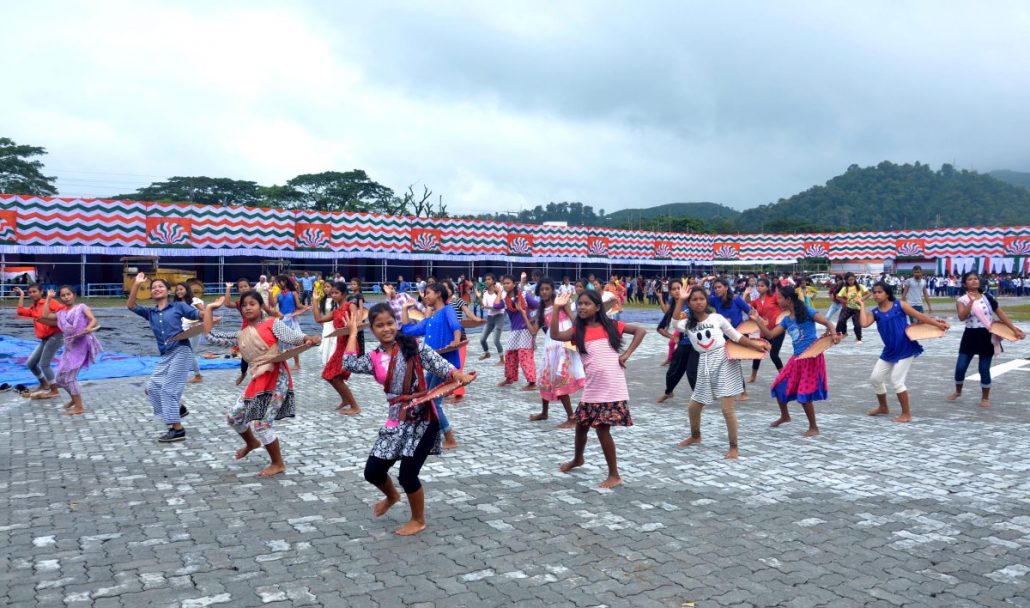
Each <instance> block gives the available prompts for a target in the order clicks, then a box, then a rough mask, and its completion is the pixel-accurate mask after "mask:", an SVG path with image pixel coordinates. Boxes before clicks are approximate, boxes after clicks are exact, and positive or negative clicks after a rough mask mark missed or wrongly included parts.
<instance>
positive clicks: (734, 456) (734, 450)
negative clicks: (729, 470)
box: [725, 448, 740, 460]
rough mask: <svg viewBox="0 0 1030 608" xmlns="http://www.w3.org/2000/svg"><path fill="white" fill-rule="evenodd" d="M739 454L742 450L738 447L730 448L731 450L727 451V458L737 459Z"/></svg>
mask: <svg viewBox="0 0 1030 608" xmlns="http://www.w3.org/2000/svg"><path fill="white" fill-rule="evenodd" d="M738 456H740V452H739V451H738V450H737V448H730V449H729V451H728V452H726V456H725V458H726V460H736V459H737V457H738Z"/></svg>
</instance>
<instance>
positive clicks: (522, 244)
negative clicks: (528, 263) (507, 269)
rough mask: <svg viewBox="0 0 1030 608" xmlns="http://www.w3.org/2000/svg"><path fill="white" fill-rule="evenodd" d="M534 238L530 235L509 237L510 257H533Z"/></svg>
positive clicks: (510, 235) (511, 235)
mask: <svg viewBox="0 0 1030 608" xmlns="http://www.w3.org/2000/svg"><path fill="white" fill-rule="evenodd" d="M532 254H533V237H531V236H529V235H528V234H509V235H508V255H532Z"/></svg>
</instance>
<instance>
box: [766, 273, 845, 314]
mask: <svg viewBox="0 0 1030 608" xmlns="http://www.w3.org/2000/svg"><path fill="white" fill-rule="evenodd" d="M852 276H854V275H852ZM780 295H781V296H783V297H784V298H786V299H787V300H789V301H790V302H791V304H792V305H793V307H794V321H795V322H796V323H799V324H800V323H804V322H806V321H808V320H810V319H812V315H811V313H809V312H808V306H807V305H805V302H804V300H800V299H798V290H797V289H795V288H794V286H793V285H787V286H786V287H780Z"/></svg>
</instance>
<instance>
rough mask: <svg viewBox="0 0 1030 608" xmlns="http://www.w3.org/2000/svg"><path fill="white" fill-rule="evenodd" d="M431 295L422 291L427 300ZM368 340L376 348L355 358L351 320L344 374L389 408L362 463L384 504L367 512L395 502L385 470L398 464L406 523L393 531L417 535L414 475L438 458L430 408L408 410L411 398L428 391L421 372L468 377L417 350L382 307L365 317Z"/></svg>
mask: <svg viewBox="0 0 1030 608" xmlns="http://www.w3.org/2000/svg"><path fill="white" fill-rule="evenodd" d="M429 293H431V291H430V290H427V292H426V294H427V296H428V294H429ZM368 321H369V323H370V325H371V329H372V335H373V336H375V338H376V340H378V341H379V344H378V345H377V346H376V347H375V348H374V349H373V350H372V351H371V352H366V353H365V354H363V355H359V354H358V353H357V348H358V341H357V337H356V334H357V333H358V329H357V327H358V321H357V317H356V316H351V317H350V328H351V331H350V335H349V336H348V337H347V349H346V353H347V354H346V355H345V356H344V363H343V366H344V368H345V369H346V370H347V371H349V372H351V373H354V374H370V375H371V376H372V377H374V378H375V381H376V382H378V383H379V384H381V385H382V386H383V391H384V392H385V393H386V400H387V403H388V404H389V410H388V412H387V416H386V421H385V422H384V423H383V426H382V428H380V429H379V434H378V436H377V438H376V442H375V444H374V445H373V446H372V451H371V453H370V454H369V456H368V460H367V461H366V463H365V480H366V481H368V482H369V483H371V484H372V485H374V486H375V487H377V488H379V491H380V492H382V493H383V496H384V498H383V499H382V500H380V501H379V502H377V503H376V504H375V506H373V507H372V515H373V516H374V517H381V516H383V515H385V514H386V512H387V511H389V509H390V507H392V506H393V505H394V504H396V503H397V502H399V501H400V493H399V492H398V491H397V489H396V487H395V486H394V484H393V481H392V480H391V479H390V468H391V467H392V466H393V465H394V464H395V463H396V462H397V461H398V460H399V461H400V462H401V467H400V474H399V475H398V477H397V481H398V483H399V484H400V486H401V488H402V489H403V490H404V493H405V494H406V495H407V497H408V505H409V506H410V507H411V519H410V521H408V522H407V523H406V524H404V525H403V526H401V527H400V528H397V530H396V533H397V534H399V535H401V536H411V535H413V534H418V533H419V532H421V531H423V530H425V528H426V516H425V490H424V489H423V487H422V483H421V482H420V481H419V478H418V475H419V472H421V470H422V465H423V464H425V462H426V458H428V457H429V456H430V455H431V454H433V455H439V454H440V420H439V418H438V416H437V410H436V408H435V407H434V406H433V405H432V404H428V403H425V404H420V405H417V406H410V405H409V403H410V401H411V397H412V396H413V395H415V394H416V393H420V392H423V391H425V390H427V389H428V388H429V382H427V380H426V372H428V373H429V374H431V375H432V377H433V378H436V379H437V382H439V381H442V380H455V381H459V382H469V381H470V380H471V377H470V376H469V375H467V374H464V373H463V372H461V371H460V370H458V369H457V368H455V367H454V366H453V365H451V363H449V362H448V361H447V360H446V359H444V358H443V357H442V356H441V355H438V354H437V353H436V352H435V351H434V350H433V349H432V348H431V347H430V346H429V345H427V344H425V343H422V344H420V343H419V342H418V341H417V340H416V339H415V338H413V337H411V336H407V335H405V334H404V333H402V332H401V331H400V329H399V328H398V326H397V319H396V318H395V317H394V315H393V311H392V310H391V309H390V306H389V305H387V304H383V303H380V304H376V305H375V306H373V307H372V308H371V309H370V310H369V313H368Z"/></svg>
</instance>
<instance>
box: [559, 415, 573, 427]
mask: <svg viewBox="0 0 1030 608" xmlns="http://www.w3.org/2000/svg"><path fill="white" fill-rule="evenodd" d="M575 426H576V419H575V418H568V419H566V420H565V422H563V423H561V424H559V425H558V428H560V429H571V428H573V427H575Z"/></svg>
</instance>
